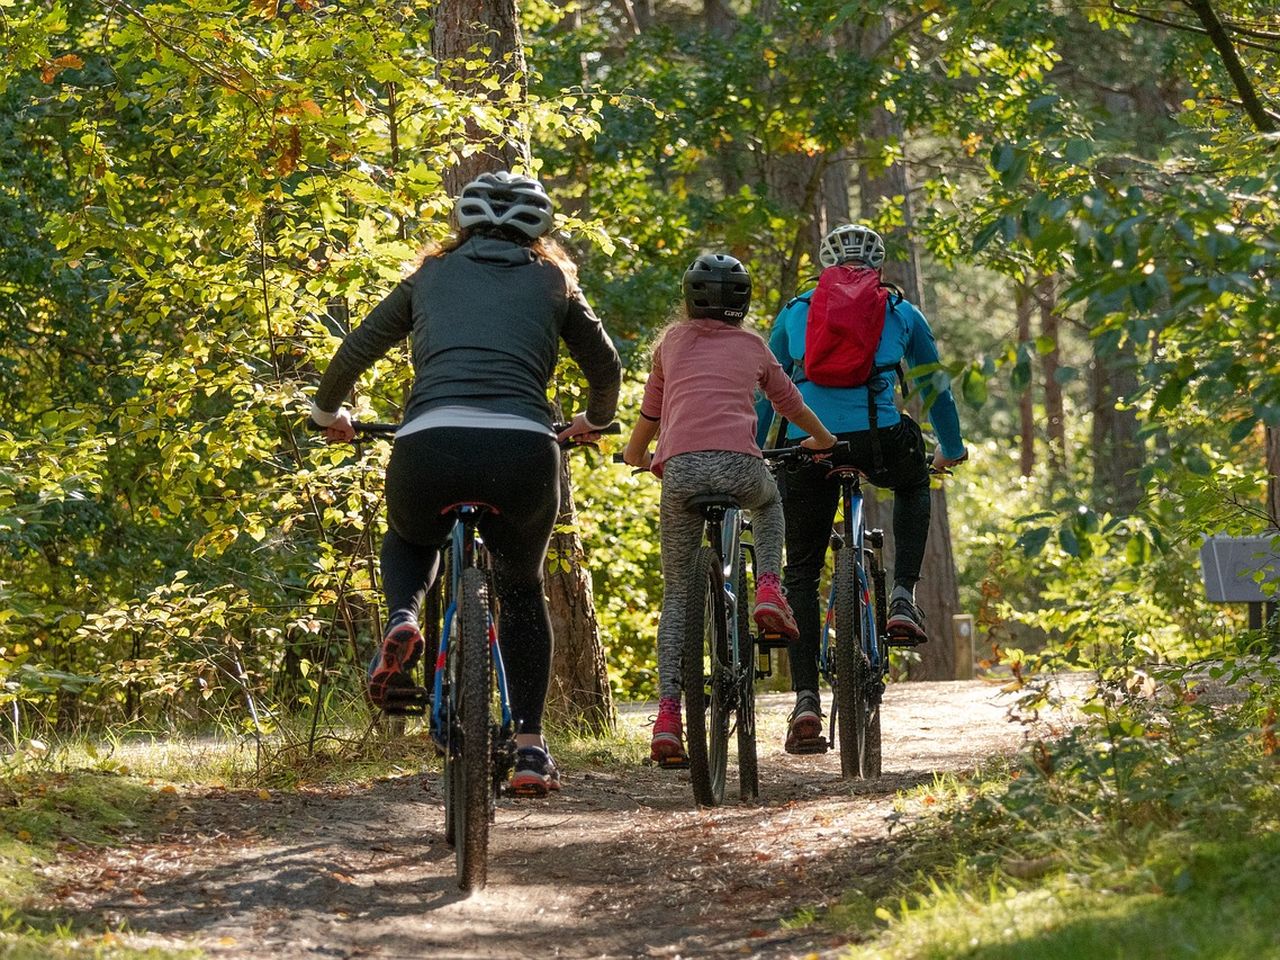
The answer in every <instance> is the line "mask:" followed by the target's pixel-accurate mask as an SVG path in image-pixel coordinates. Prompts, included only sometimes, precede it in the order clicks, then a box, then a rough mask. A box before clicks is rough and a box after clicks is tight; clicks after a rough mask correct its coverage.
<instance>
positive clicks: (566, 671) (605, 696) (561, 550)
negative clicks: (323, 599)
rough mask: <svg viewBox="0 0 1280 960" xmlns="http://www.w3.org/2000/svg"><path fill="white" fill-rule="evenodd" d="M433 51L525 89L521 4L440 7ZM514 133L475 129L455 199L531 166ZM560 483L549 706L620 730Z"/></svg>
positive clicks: (474, 88)
mask: <svg viewBox="0 0 1280 960" xmlns="http://www.w3.org/2000/svg"><path fill="white" fill-rule="evenodd" d="M481 46H483V47H488V48H489V50H490V52H489V56H488V63H487V64H486V66H485V67H483V68H481V69H480V70H478V71H471V70H468V69H467V68H466V67H465V65H464V64H465V61H466V60H467V59H468V55H469V56H470V58H471V59H476V58H478V57H480V56H481V55H480V54H479V52H478V49H477V48H478V47H481ZM431 50H432V53H433V54H434V55H435V57H436V59H437V60H438V61H440V62H441V63H442V65H444V62H445V61H453V62H452V63H451V64H448V69H449V81H448V82H449V85H450V86H451V87H453V88H454V89H457V90H460V91H463V92H465V93H467V94H468V95H470V96H471V97H473V98H476V99H481V98H484V97H487V96H492V95H493V94H491V93H489V92H488V91H486V90H485V88H484V87H483V86H482V85H481V84H480V82H479V81H481V80H483V79H484V77H485V76H487V75H488V74H489V73H491V72H493V71H494V70H496V71H497V72H498V74H499V76H500V78H501V79H502V81H503V84H502V86H503V87H505V85H506V83H507V82H509V81H511V80H515V81H516V82H518V83H519V84H520V85H521V89H522V90H523V89H524V86H525V83H526V79H527V75H526V70H525V61H524V46H523V43H522V40H521V36H520V22H519V10H518V7H517V3H516V0H441V2H440V3H438V4H437V5H436V26H435V31H434V33H433V34H432V38H431ZM512 134H513V135H509V136H506V137H503V138H500V139H498V140H495V139H492V138H486V137H485V136H484V134H483V133H482V132H481V131H480V130H479V129H478V128H475V127H474V126H468V129H467V135H468V138H469V139H470V140H471V141H472V142H476V143H483V144H484V149H483V150H481V151H479V152H477V153H475V154H473V155H471V156H470V157H460V158H459V160H458V163H457V165H456V166H454V167H452V168H451V169H449V170H446V171H445V177H444V182H445V186H446V188H447V189H448V190H449V191H450V193H452V194H453V195H456V194H457V193H458V192H459V191H460V190H461V188H462V187H463V186H464V185H465V184H467V183H468V182H469V181H470V180H472V179H473V178H474V177H475V176H476V175H477V174H479V173H482V172H484V171H486V170H493V169H497V168H500V167H510V166H511V165H512V164H513V163H514V162H516V161H520V162H523V163H527V162H528V160H529V143H528V141H527V132H526V131H513V132H512ZM563 459H564V460H566V461H567V458H563ZM560 482H561V485H560V491H561V494H560V517H559V519H558V520H557V523H556V528H557V531H558V532H556V533H555V534H554V535H553V536H552V541H551V556H552V557H553V558H554V565H553V564H552V563H549V564H548V577H547V590H548V600H549V608H550V613H551V624H552V634H553V636H554V637H555V652H554V654H553V658H552V666H551V669H552V681H551V690H550V692H549V696H548V701H547V707H548V711H549V712H550V713H551V714H552V715H553V716H559V717H561V718H564V719H568V720H570V721H575V722H576V721H581V722H583V723H584V724H585V725H586V726H587V728H588V729H590V730H593V731H604V730H607V729H609V728H610V727H611V726H612V724H613V698H612V695H611V693H610V690H609V678H608V672H607V671H606V669H605V654H604V648H603V646H602V645H601V642H600V628H599V624H598V622H597V621H596V615H595V603H594V601H593V599H592V596H591V576H590V574H589V573H588V571H587V570H586V569H585V568H584V566H583V563H582V561H583V550H582V541H581V539H580V538H579V537H578V534H577V530H576V527H575V526H574V522H575V518H576V513H575V509H574V503H573V487H572V484H571V483H570V479H569V470H568V464H567V462H564V463H562V464H561V474H560Z"/></svg>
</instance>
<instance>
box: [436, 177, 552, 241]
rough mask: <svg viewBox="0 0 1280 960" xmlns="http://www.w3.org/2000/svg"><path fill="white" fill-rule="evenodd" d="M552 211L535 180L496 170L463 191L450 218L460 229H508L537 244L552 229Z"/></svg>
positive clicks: (548, 198)
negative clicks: (484, 227) (479, 227)
mask: <svg viewBox="0 0 1280 960" xmlns="http://www.w3.org/2000/svg"><path fill="white" fill-rule="evenodd" d="M551 210H552V206H551V198H550V197H548V196H547V192H546V191H545V190H543V189H542V184H540V183H539V182H538V181H537V180H535V179H533V177H526V176H525V175H524V174H520V173H511V172H509V171H507V170H498V171H495V172H494V173H482V174H480V176H478V177H476V178H475V179H474V180H472V181H471V182H470V183H468V184H467V185H466V186H465V187H463V188H462V193H461V194H459V195H458V202H457V204H456V205H455V206H454V208H453V214H454V217H455V218H456V219H457V221H458V227H459V228H462V229H466V228H468V227H477V226H491V227H510V228H512V229H514V230H518V231H520V233H522V234H524V235H525V236H526V237H528V238H529V239H530V240H536V239H538V237H540V236H542V235H543V234H544V233H546V232H547V231H548V230H550V229H551Z"/></svg>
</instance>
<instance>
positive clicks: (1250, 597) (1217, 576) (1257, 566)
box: [1200, 537, 1280, 603]
mask: <svg viewBox="0 0 1280 960" xmlns="http://www.w3.org/2000/svg"><path fill="white" fill-rule="evenodd" d="M1259 571H1261V572H1262V574H1263V576H1262V580H1261V582H1259V581H1258V580H1256V579H1255V577H1256V575H1257V573H1258V572H1259ZM1200 572H1201V574H1202V575H1203V576H1204V592H1205V597H1206V599H1208V600H1210V601H1213V602H1214V603H1262V602H1263V601H1274V600H1277V599H1280V595H1278V594H1277V593H1276V592H1275V584H1276V583H1277V582H1280V542H1277V538H1275V537H1208V538H1206V539H1205V541H1204V545H1203V546H1201V547H1200Z"/></svg>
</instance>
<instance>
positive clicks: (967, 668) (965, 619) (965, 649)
mask: <svg viewBox="0 0 1280 960" xmlns="http://www.w3.org/2000/svg"><path fill="white" fill-rule="evenodd" d="M951 642H952V643H954V644H955V665H956V679H957V680H972V679H973V616H972V615H971V614H968V613H957V614H955V616H953V617H952V618H951Z"/></svg>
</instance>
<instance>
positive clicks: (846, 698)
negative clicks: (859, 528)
mask: <svg viewBox="0 0 1280 960" xmlns="http://www.w3.org/2000/svg"><path fill="white" fill-rule="evenodd" d="M832 594H833V596H832V606H833V607H834V608H835V618H834V619H835V628H836V635H835V638H834V640H833V643H832V647H833V649H832V667H833V668H834V674H835V676H834V678H833V681H832V682H833V685H834V687H835V707H836V733H837V736H838V739H839V741H840V775H841V776H842V777H844V778H845V779H855V778H858V777H861V776H862V775H863V769H862V758H863V751H864V749H865V744H866V733H867V715H866V697H865V677H866V669H865V664H866V657H865V656H864V655H863V653H862V646H861V644H860V643H859V641H858V637H859V634H860V632H861V631H859V629H858V615H859V613H860V605H859V597H858V565H857V560H856V557H855V556H854V551H853V550H852V549H850V548H848V547H841V548H840V549H838V550H836V563H835V573H834V575H833V578H832Z"/></svg>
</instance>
